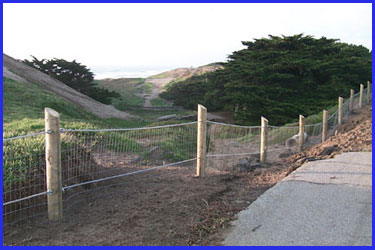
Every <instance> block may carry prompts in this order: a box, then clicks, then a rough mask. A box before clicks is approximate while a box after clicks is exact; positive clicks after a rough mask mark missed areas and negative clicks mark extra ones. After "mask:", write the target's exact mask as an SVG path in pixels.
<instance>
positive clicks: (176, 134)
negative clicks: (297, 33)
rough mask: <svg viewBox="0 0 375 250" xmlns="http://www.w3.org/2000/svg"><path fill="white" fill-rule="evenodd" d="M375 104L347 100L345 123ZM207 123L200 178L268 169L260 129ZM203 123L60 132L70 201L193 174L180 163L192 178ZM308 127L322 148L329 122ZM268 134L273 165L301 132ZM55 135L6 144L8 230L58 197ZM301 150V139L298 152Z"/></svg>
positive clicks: (331, 127)
mask: <svg viewBox="0 0 375 250" xmlns="http://www.w3.org/2000/svg"><path fill="white" fill-rule="evenodd" d="M364 91H366V92H367V93H370V92H368V91H367V89H366V90H363V89H362V92H364ZM366 92H365V93H366ZM370 94H371V93H370ZM360 96H362V100H361V98H360ZM370 99H371V95H369V94H368V95H367V96H366V98H364V96H363V94H362V95H360V93H357V94H353V95H351V98H347V99H345V100H342V104H341V114H342V117H343V118H346V117H347V116H348V115H350V113H351V112H352V110H353V109H357V108H359V107H360V106H361V105H362V104H364V103H366V102H370ZM338 113H339V112H338V110H337V109H335V110H334V111H332V110H331V114H330V115H329V116H328V118H327V136H328V137H329V136H332V135H333V134H334V133H335V130H336V128H337V126H338V118H339V117H338V116H339V114H338ZM198 120H199V119H198ZM204 120H205V119H204ZM201 122H205V121H201ZM343 122H344V123H345V120H343ZM205 123H206V128H205V131H206V132H205V133H206V135H204V136H203V137H202V136H201V138H202V141H206V142H205V143H204V144H202V145H204V146H205V147H207V148H206V149H205V150H203V151H201V152H202V154H203V157H204V158H203V161H202V163H203V164H205V166H206V167H203V168H202V169H201V170H200V172H199V173H201V175H202V176H203V175H204V174H205V173H207V174H210V173H216V172H220V171H226V172H228V171H230V172H235V171H246V170H249V168H250V167H251V166H252V165H254V163H255V164H260V163H262V162H261V159H260V157H259V155H260V152H261V150H262V149H261V147H260V143H261V140H260V137H261V132H262V131H261V126H241V125H234V124H225V123H219V122H213V121H207V122H205ZM270 123H272V121H270ZM198 124H199V121H198V122H188V123H181V124H172V125H165V126H153V127H142V128H119V129H65V128H61V129H59V133H60V134H61V167H62V186H61V191H64V192H63V198H62V199H63V202H64V203H66V202H67V201H69V200H71V198H72V197H78V196H79V194H81V193H84V192H87V191H88V190H96V189H98V188H100V187H105V186H109V185H113V183H107V182H109V181H110V180H111V181H113V180H114V179H119V178H120V177H125V176H131V175H136V174H137V175H141V174H146V173H148V174H152V173H153V174H155V175H156V174H162V172H161V171H164V170H166V169H168V168H169V167H173V168H174V169H175V170H176V171H181V169H186V168H180V167H177V165H181V164H187V166H189V168H188V169H189V171H191V173H193V172H194V170H192V169H190V167H192V166H194V165H192V164H194V162H195V161H197V158H198V155H197V153H198V152H197V145H198V144H197V138H198ZM303 128H304V132H306V133H307V134H308V136H309V139H308V141H306V142H305V141H303V143H306V145H305V146H310V145H313V144H316V143H320V142H321V141H322V130H323V123H322V122H318V123H314V124H306V125H304V126H303ZM267 130H268V131H267V133H266V139H267V140H266V142H267V146H266V147H265V148H263V149H265V152H266V153H267V158H266V160H264V162H263V163H267V162H268V163H272V162H274V161H277V160H279V157H280V154H279V153H278V152H280V151H283V153H282V154H284V155H288V154H290V153H293V152H295V151H293V150H292V149H290V148H286V147H285V142H286V141H287V140H288V139H290V138H292V137H293V136H295V135H297V134H298V132H299V126H272V125H267ZM50 133H51V131H49V130H46V131H42V132H36V133H31V134H27V135H22V136H16V137H10V138H5V139H3V142H4V148H3V149H4V156H3V165H4V170H3V173H4V182H3V187H4V193H3V200H4V203H3V208H4V210H3V211H4V212H3V219H4V223H5V224H6V223H8V222H9V223H10V222H12V221H19V220H23V219H27V218H30V217H32V216H34V215H35V214H45V213H46V208H47V203H48V202H47V197H48V194H51V192H50V191H49V190H48V189H47V183H46V173H45V166H46V160H45V158H46V154H45V137H46V136H47V134H48V135H49V134H50ZM204 138H205V139H204ZM203 139H204V140H203ZM299 144H300V143H299V140H296V143H295V144H294V145H291V148H293V147H294V148H296V147H297V146H298V145H299ZM245 156H246V157H245ZM244 157H245V158H244ZM245 160H246V161H247V163H246V161H245ZM152 170H160V171H152ZM199 173H198V172H197V174H198V175H200V174H199ZM106 183H107V184H106ZM99 184H100V185H102V186H99Z"/></svg>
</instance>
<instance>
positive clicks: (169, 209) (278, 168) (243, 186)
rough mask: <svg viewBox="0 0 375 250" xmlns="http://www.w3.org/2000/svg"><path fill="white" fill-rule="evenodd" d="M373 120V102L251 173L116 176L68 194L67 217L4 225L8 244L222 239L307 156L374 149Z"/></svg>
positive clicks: (182, 169)
mask: <svg viewBox="0 0 375 250" xmlns="http://www.w3.org/2000/svg"><path fill="white" fill-rule="evenodd" d="M371 126H372V117H371V107H370V106H366V107H365V108H363V109H362V110H360V111H357V112H355V113H354V114H353V115H352V116H350V117H349V119H348V120H346V121H345V124H344V125H343V126H341V127H340V128H338V134H337V135H336V136H333V137H331V138H330V139H328V140H327V141H326V142H324V143H323V144H319V145H315V146H312V147H310V148H307V149H306V150H305V151H304V152H303V153H299V154H294V155H292V156H290V157H289V158H284V159H280V161H279V162H275V163H273V164H272V165H270V166H267V167H262V168H257V169H255V170H254V171H252V172H245V173H234V174H233V173H230V172H228V171H214V170H212V171H210V172H209V174H208V175H207V176H206V177H204V178H196V177H194V174H195V173H194V166H193V165H185V166H179V167H169V168H164V169H160V170H156V171H152V172H148V173H146V174H139V175H133V176H128V177H124V178H119V179H116V180H112V181H111V182H110V183H107V184H106V186H105V187H103V188H101V189H97V190H96V189H95V190H93V191H92V192H86V193H83V194H80V195H78V196H77V197H76V198H77V200H75V199H74V198H73V199H71V200H68V201H66V202H65V205H66V206H69V208H67V209H65V210H64V221H63V222H62V223H59V224H55V223H49V222H48V221H47V219H46V218H38V219H37V220H33V221H23V222H21V223H20V224H18V225H11V226H8V227H6V228H4V244H5V245H147V246H149V245H151V246H152V245H172V246H173V245H218V244H220V242H221V240H222V237H221V232H223V231H224V229H225V228H227V227H228V225H229V221H231V220H233V219H234V218H235V216H236V214H237V213H238V212H239V211H241V210H243V209H244V208H246V207H247V206H248V205H249V204H250V203H251V202H253V201H254V200H255V199H256V198H257V197H259V196H260V195H261V194H262V193H263V192H265V191H266V190H267V189H269V188H270V187H272V186H273V185H275V184H276V183H277V182H278V181H280V180H281V179H283V178H284V177H285V176H286V175H288V174H289V173H290V172H291V171H293V170H294V169H296V168H298V167H299V166H301V165H302V164H303V163H305V162H307V161H312V160H317V159H325V158H331V157H333V156H334V155H336V154H339V153H340V152H347V151H371V148H372V132H371ZM211 167H212V166H211Z"/></svg>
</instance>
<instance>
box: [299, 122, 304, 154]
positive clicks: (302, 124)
mask: <svg viewBox="0 0 375 250" xmlns="http://www.w3.org/2000/svg"><path fill="white" fill-rule="evenodd" d="M304 132H305V117H304V116H303V115H299V133H298V134H299V145H298V151H299V152H302V151H303V139H304Z"/></svg>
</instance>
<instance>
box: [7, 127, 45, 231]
mask: <svg viewBox="0 0 375 250" xmlns="http://www.w3.org/2000/svg"><path fill="white" fill-rule="evenodd" d="M44 134H45V133H44V132H40V133H35V134H30V135H27V136H18V137H13V138H11V139H5V140H3V222H4V224H6V223H8V222H13V221H18V220H23V219H26V218H29V217H32V216H35V215H39V214H41V213H43V212H44V211H45V209H46V204H47V199H46V180H45V150H44V147H45V141H44Z"/></svg>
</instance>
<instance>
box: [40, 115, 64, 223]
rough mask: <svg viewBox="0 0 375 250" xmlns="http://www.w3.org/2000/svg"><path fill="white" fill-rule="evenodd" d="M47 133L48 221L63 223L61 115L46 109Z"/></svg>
mask: <svg viewBox="0 0 375 250" xmlns="http://www.w3.org/2000/svg"><path fill="white" fill-rule="evenodd" d="M44 117H45V131H46V149H45V150H46V180H47V192H48V194H47V203H48V219H49V220H51V221H61V220H62V215H63V206H62V180H61V144H60V115H59V113H57V112H56V111H55V110H53V109H50V108H45V109H44Z"/></svg>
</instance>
